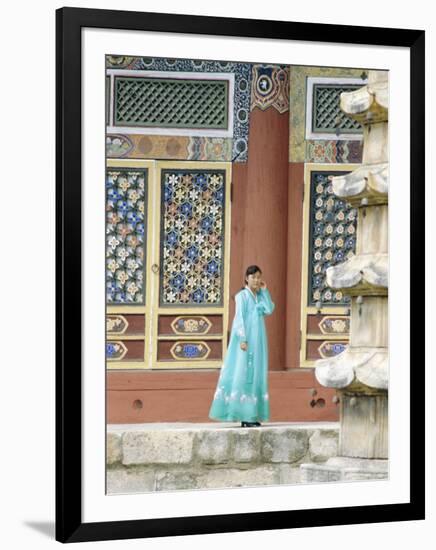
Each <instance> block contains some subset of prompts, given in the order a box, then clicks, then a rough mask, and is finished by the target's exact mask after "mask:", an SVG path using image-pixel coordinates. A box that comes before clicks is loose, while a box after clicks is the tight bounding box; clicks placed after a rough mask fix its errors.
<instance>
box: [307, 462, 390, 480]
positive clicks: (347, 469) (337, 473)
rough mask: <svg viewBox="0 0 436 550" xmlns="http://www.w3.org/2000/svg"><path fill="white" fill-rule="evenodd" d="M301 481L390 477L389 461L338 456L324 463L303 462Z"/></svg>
mask: <svg viewBox="0 0 436 550" xmlns="http://www.w3.org/2000/svg"><path fill="white" fill-rule="evenodd" d="M300 470H301V480H300V481H301V483H320V482H321V483H323V482H325V481H368V480H376V479H388V477H389V463H388V460H384V459H374V458H371V459H368V458H350V457H344V456H336V457H333V458H329V459H328V460H327V462H325V463H324V464H302V465H301V466H300Z"/></svg>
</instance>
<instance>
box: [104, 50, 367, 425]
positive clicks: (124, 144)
mask: <svg viewBox="0 0 436 550" xmlns="http://www.w3.org/2000/svg"><path fill="white" fill-rule="evenodd" d="M106 75H107V76H106V103H105V107H106V124H107V127H106V212H107V222H106V285H107V286H106V296H107V308H106V327H107V340H106V355H107V422H108V423H110V424H128V423H148V422H210V419H209V418H208V411H209V407H210V404H211V401H212V399H213V394H214V391H215V387H216V383H217V379H218V374H219V370H220V368H221V366H222V362H223V358H224V354H225V352H226V349H227V344H228V340H229V335H230V330H231V323H232V319H233V317H234V313H235V301H234V296H235V294H236V293H237V292H238V291H239V290H240V289H241V288H242V287H243V286H244V273H245V269H246V268H247V267H248V266H249V265H252V264H256V265H258V266H260V268H261V270H262V275H263V278H264V280H265V282H266V284H267V286H268V289H269V291H270V293H271V297H272V299H273V301H274V304H275V310H274V314H273V315H270V316H268V317H267V318H266V319H265V322H266V327H267V333H268V347H269V394H270V406H271V421H273V422H281V421H283V422H310V421H337V420H338V418H339V407H338V399H337V395H336V390H335V389H334V388H333V387H326V386H324V385H321V384H320V383H319V381H318V380H317V378H316V376H315V362H316V361H317V360H318V359H327V358H332V357H334V356H336V355H338V354H340V353H341V352H343V351H344V350H345V349H346V347H347V345H348V343H349V334H350V307H351V301H350V297H349V296H347V295H344V294H343V293H342V292H341V290H336V289H334V288H331V287H329V286H328V285H327V278H326V270H327V268H328V267H330V266H335V265H337V264H340V263H343V262H344V261H345V260H347V259H349V258H351V257H352V256H354V255H355V254H356V231H357V208H356V207H353V206H351V205H350V204H349V203H348V202H347V201H345V200H344V199H342V198H341V197H338V196H337V195H335V194H334V193H333V189H332V178H333V177H337V176H340V175H345V174H347V173H350V172H352V171H353V170H355V169H356V168H357V167H358V166H359V165H360V164H361V163H362V141H363V127H362V125H361V124H360V123H359V122H358V121H356V120H355V119H354V118H351V117H349V116H347V114H346V113H344V112H343V111H342V110H341V108H340V95H341V93H342V92H350V91H353V90H356V89H358V88H361V87H362V86H364V85H365V84H366V83H367V78H368V71H367V70H366V69H365V68H328V67H314V66H310V67H306V66H293V65H290V66H289V65H271V64H268V65H265V64H256V63H242V62H232V61H203V60H197V59H192V60H191V59H163V58H144V57H123V56H107V59H106Z"/></svg>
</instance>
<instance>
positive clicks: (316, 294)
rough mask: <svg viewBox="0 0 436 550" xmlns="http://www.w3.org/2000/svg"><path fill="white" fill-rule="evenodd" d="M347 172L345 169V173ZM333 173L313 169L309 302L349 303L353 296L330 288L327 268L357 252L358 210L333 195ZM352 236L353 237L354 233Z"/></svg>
mask: <svg viewBox="0 0 436 550" xmlns="http://www.w3.org/2000/svg"><path fill="white" fill-rule="evenodd" d="M341 173H344V172H341ZM332 175H335V174H334V173H332V172H327V171H323V172H312V180H311V203H310V226H311V240H310V251H311V255H310V259H309V289H308V292H309V296H308V302H309V305H315V304H316V302H320V303H321V304H322V305H332V304H333V305H341V304H346V303H349V301H350V298H349V296H344V295H343V294H342V292H340V291H337V290H335V289H330V288H329V287H328V286H327V282H326V270H327V268H328V267H330V266H332V265H336V264H339V263H342V262H344V261H346V260H347V259H349V258H350V257H351V256H352V255H353V254H354V253H355V244H356V241H355V237H354V235H355V232H356V223H357V212H356V209H354V208H352V207H351V206H350V205H349V204H348V203H347V202H346V201H344V200H341V199H339V198H338V197H336V196H335V195H334V194H333V190H332V184H331V181H330V177H331V176H332ZM351 235H352V236H351Z"/></svg>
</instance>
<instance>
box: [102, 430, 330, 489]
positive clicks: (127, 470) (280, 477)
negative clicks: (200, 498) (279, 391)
mask: <svg viewBox="0 0 436 550" xmlns="http://www.w3.org/2000/svg"><path fill="white" fill-rule="evenodd" d="M338 439H339V424H338V423H337V422H307V423H285V422H283V423H280V422H278V423H268V424H264V425H263V426H261V427H258V428H241V427H240V423H236V422H235V423H230V422H227V423H223V424H221V423H210V424H189V423H153V424H122V425H121V424H109V425H108V427H107V493H108V494H119V493H143V492H151V491H172V490H180V489H185V490H186V489H213V488H223V487H253V486H259V485H281V484H295V483H302V482H308V481H311V479H308V476H305V475H304V468H307V466H310V465H311V464H314V465H315V464H319V465H322V464H324V463H326V461H327V460H328V459H330V458H333V457H335V456H336V455H337V451H338ZM301 465H304V467H303V468H301ZM302 472H303V476H302ZM313 481H317V482H319V481H337V478H335V476H325V479H320V478H319V476H318V477H317V479H316V480H315V479H313Z"/></svg>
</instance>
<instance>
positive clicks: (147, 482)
mask: <svg viewBox="0 0 436 550" xmlns="http://www.w3.org/2000/svg"><path fill="white" fill-rule="evenodd" d="M106 483H107V492H108V494H120V493H147V492H152V491H155V490H156V489H155V480H154V472H153V471H143V470H136V469H135V470H132V469H130V468H116V469H108V470H107V472H106Z"/></svg>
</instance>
